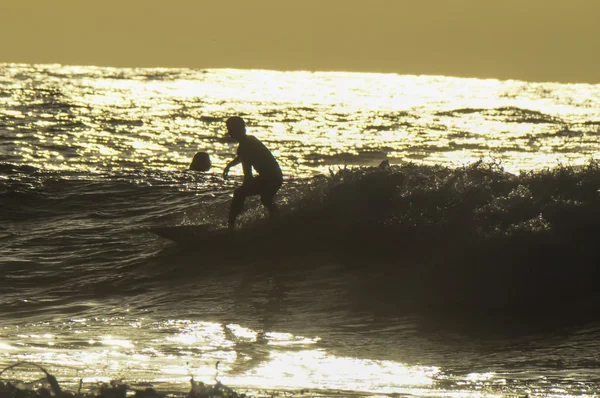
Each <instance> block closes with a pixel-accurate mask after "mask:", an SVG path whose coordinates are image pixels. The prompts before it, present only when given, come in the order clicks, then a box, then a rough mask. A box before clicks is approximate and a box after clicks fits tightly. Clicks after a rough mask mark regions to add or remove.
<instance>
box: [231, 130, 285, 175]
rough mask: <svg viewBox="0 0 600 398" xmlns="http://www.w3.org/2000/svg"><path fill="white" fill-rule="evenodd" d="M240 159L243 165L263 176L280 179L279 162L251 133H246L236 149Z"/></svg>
mask: <svg viewBox="0 0 600 398" xmlns="http://www.w3.org/2000/svg"><path fill="white" fill-rule="evenodd" d="M237 154H238V156H239V157H240V160H241V161H242V163H243V164H245V165H250V166H252V167H253V168H254V170H256V172H257V173H258V174H259V175H261V176H262V177H263V178H268V179H271V180H277V181H282V180H283V173H282V172H281V168H280V167H279V163H277V160H276V159H275V157H274V156H273V154H272V153H271V151H269V149H268V148H267V147H266V146H265V145H264V144H263V143H262V142H260V140H259V139H258V138H256V137H254V136H252V135H246V137H245V138H244V140H243V141H240V144H239V146H238V149H237Z"/></svg>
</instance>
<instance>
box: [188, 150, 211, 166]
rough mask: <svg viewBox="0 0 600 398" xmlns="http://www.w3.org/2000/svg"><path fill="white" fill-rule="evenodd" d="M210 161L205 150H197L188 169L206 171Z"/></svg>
mask: <svg viewBox="0 0 600 398" xmlns="http://www.w3.org/2000/svg"><path fill="white" fill-rule="evenodd" d="M211 166H212V163H211V161H210V156H208V153H206V152H198V153H197V154H196V155H194V159H193V160H192V164H190V170H194V171H208V170H210V167H211Z"/></svg>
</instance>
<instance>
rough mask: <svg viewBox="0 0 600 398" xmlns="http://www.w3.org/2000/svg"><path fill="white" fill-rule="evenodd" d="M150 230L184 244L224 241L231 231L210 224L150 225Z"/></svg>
mask: <svg viewBox="0 0 600 398" xmlns="http://www.w3.org/2000/svg"><path fill="white" fill-rule="evenodd" d="M150 231H151V232H153V233H155V234H156V235H158V236H160V237H162V238H165V239H168V240H170V241H172V242H176V243H178V244H184V245H207V244H211V243H216V242H220V241H223V238H226V237H227V235H228V234H229V232H228V231H227V229H226V228H215V227H214V226H212V225H210V224H198V225H175V226H171V227H150Z"/></svg>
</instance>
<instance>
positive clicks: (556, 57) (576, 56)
mask: <svg viewBox="0 0 600 398" xmlns="http://www.w3.org/2000/svg"><path fill="white" fill-rule="evenodd" d="M0 16H1V21H2V22H1V23H0V62H24V63H60V64H72V65H107V66H132V67H136V66H141V67H145V66H164V67H192V68H212V67H230V68H260V69H277V70H341V71H359V72H394V73H400V74H434V75H448V76H465V77H480V78H488V77H490V78H500V79H522V80H529V81H560V82H587V83H600V0H295V1H291V0H161V1H159V0H0Z"/></svg>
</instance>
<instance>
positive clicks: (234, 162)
mask: <svg viewBox="0 0 600 398" xmlns="http://www.w3.org/2000/svg"><path fill="white" fill-rule="evenodd" d="M241 161H242V159H240V157H239V156H236V157H235V159H233V160H232V161H231V162H229V163H227V166H225V169H224V170H223V179H224V180H226V179H227V176H228V174H229V169H230V168H232V167H233V166H235V165H238V164H240V162H241Z"/></svg>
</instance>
